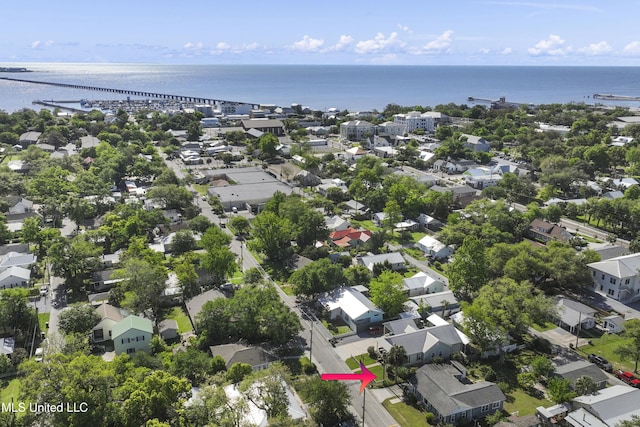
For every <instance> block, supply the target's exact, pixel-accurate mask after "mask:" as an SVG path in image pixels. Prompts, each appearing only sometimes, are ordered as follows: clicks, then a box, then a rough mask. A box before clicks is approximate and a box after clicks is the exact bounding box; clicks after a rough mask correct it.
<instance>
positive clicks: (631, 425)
mask: <svg viewBox="0 0 640 427" xmlns="http://www.w3.org/2000/svg"><path fill="white" fill-rule="evenodd" d="M616 427H640V416H638V415H632V416H631V419H630V420H624V421H620V422H619V423H618V424H616Z"/></svg>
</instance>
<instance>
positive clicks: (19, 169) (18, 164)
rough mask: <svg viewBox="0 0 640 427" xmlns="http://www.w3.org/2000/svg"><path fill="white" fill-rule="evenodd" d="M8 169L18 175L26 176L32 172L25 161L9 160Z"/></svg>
mask: <svg viewBox="0 0 640 427" xmlns="http://www.w3.org/2000/svg"><path fill="white" fill-rule="evenodd" d="M7 167H8V168H9V169H11V170H12V171H14V172H16V173H21V174H26V173H27V172H29V170H31V165H30V164H29V163H27V162H25V161H24V160H9V162H8V163H7Z"/></svg>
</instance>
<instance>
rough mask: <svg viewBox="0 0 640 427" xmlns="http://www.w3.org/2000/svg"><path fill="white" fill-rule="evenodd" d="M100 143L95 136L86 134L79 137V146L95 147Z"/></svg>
mask: <svg viewBox="0 0 640 427" xmlns="http://www.w3.org/2000/svg"><path fill="white" fill-rule="evenodd" d="M98 144H100V140H99V139H98V138H96V137H95V136H92V135H88V136H83V137H81V138H80V146H81V147H82V148H93V147H97V146H98Z"/></svg>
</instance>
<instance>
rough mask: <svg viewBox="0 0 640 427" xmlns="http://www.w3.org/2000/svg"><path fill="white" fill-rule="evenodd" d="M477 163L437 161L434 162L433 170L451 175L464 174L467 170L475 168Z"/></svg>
mask: <svg viewBox="0 0 640 427" xmlns="http://www.w3.org/2000/svg"><path fill="white" fill-rule="evenodd" d="M475 165H476V163H475V162H474V161H473V160H466V159H461V160H442V159H439V160H436V161H435V162H433V169H434V170H436V171H440V172H445V173H448V174H449V175H453V174H458V173H463V172H465V171H466V170H467V169H470V168H472V167H474V166H475Z"/></svg>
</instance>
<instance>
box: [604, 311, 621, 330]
mask: <svg viewBox="0 0 640 427" xmlns="http://www.w3.org/2000/svg"><path fill="white" fill-rule="evenodd" d="M602 327H603V328H604V329H605V330H607V331H609V332H611V333H612V334H619V333H620V332H624V318H623V317H622V316H620V315H619V314H612V315H611V316H607V317H603V318H602Z"/></svg>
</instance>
